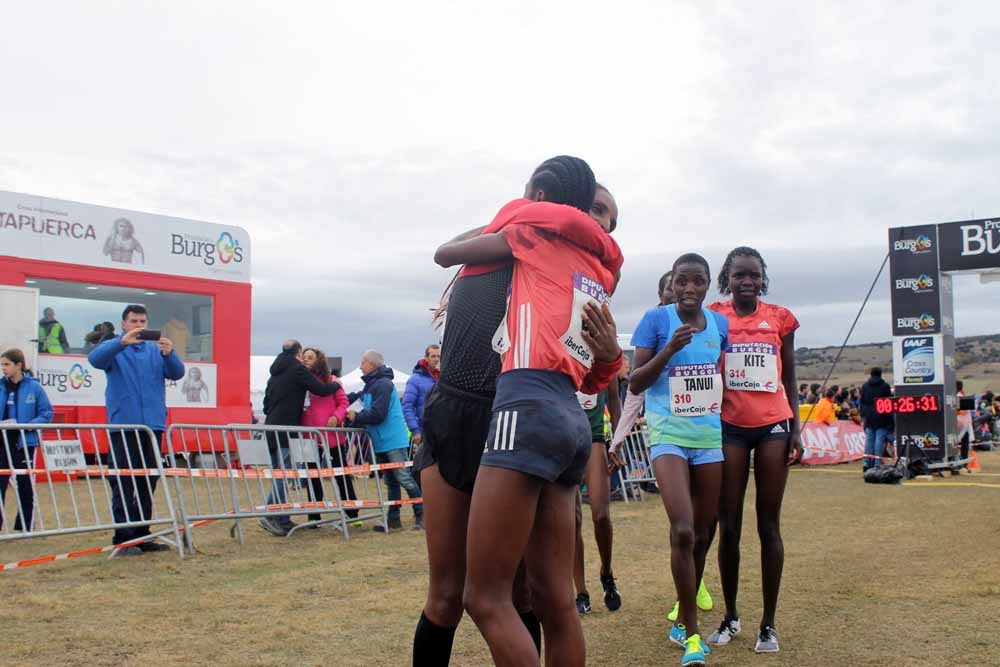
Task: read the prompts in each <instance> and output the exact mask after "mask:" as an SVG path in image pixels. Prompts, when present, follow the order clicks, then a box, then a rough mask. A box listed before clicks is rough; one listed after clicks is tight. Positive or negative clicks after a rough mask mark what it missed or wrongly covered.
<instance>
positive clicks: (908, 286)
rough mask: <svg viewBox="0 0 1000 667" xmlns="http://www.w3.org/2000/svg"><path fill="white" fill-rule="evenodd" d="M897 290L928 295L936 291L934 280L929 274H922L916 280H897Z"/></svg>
mask: <svg viewBox="0 0 1000 667" xmlns="http://www.w3.org/2000/svg"><path fill="white" fill-rule="evenodd" d="M896 289H898V290H909V291H912V292H915V293H917V294H926V293H927V292H930V291H931V290H932V289H934V279H933V278H931V277H930V276H928V275H927V274H921V275H920V276H918V277H916V278H897V279H896Z"/></svg>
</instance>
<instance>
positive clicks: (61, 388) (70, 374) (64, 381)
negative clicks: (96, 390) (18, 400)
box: [38, 364, 94, 394]
mask: <svg viewBox="0 0 1000 667" xmlns="http://www.w3.org/2000/svg"><path fill="white" fill-rule="evenodd" d="M38 382H39V384H41V385H42V386H43V387H52V388H53V389H55V390H56V391H58V392H59V393H60V394H65V393H66V392H67V391H70V390H74V391H79V390H80V389H90V388H91V387H92V386H94V378H93V376H91V374H90V371H88V370H87V369H86V368H84V367H83V366H82V365H81V364H73V365H72V366H70V368H69V370H68V371H66V372H65V373H64V372H62V371H49V370H45V369H39V371H38Z"/></svg>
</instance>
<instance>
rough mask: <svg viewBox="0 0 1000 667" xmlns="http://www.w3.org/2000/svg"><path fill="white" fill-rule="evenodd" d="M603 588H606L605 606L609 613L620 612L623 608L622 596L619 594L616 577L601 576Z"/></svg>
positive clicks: (611, 575)
mask: <svg viewBox="0 0 1000 667" xmlns="http://www.w3.org/2000/svg"><path fill="white" fill-rule="evenodd" d="M601 586H603V587H604V606H605V607H607V608H608V611H618V610H619V609H621V607H622V594H621V593H619V592H618V585H617V584H616V583H615V575H613V574H609V575H608V576H606V577H605V576H603V575H602V576H601Z"/></svg>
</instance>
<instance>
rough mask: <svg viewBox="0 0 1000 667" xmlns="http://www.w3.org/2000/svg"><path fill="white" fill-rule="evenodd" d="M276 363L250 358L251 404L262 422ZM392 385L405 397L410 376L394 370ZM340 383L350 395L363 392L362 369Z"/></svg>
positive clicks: (272, 358) (350, 374) (260, 357)
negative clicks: (272, 371) (270, 380)
mask: <svg viewBox="0 0 1000 667" xmlns="http://www.w3.org/2000/svg"><path fill="white" fill-rule="evenodd" d="M272 363H274V357H273V356H259V355H254V356H251V357H250V402H251V403H252V404H253V412H254V414H255V415H256V416H257V419H259V420H260V421H261V422H263V421H264V390H265V389H266V388H267V380H268V378H270V377H271V371H270V369H271V364H272ZM392 372H393V375H394V377H393V379H392V383H393V384H394V385H395V386H396V391H397V392H398V393H399V397H400V398H402V397H403V391H404V390H405V389H406V381H407V380H409V379H410V376H409V375H408V374H407V373H404V372H403V371H400V370H396V369H395V368H394V369H393V370H392ZM340 383H341V385H343V387H344V391H346V392H347V393H348V394H350V393H351V392H354V391H361V389H362V388H363V387H364V383H363V382H362V381H361V369H360V368H355V369H354V370H353V371H351V372H350V373H348V374H347V375H344V376H343V377H341V378H340Z"/></svg>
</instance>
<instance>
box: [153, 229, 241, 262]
mask: <svg viewBox="0 0 1000 667" xmlns="http://www.w3.org/2000/svg"><path fill="white" fill-rule="evenodd" d="M170 254H171V255H178V256H181V257H192V258H195V259H200V260H201V261H202V262H204V264H205V266H214V265H215V264H216V263H218V264H240V263H242V262H243V256H244V255H243V246H241V245H240V242H239V241H237V240H236V239H235V238H233V235H232V234H230V233H229V232H222V234H220V235H219V238H218V239H215V240H212V239H210V238H207V237H204V236H195V235H192V234H171V235H170Z"/></svg>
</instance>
